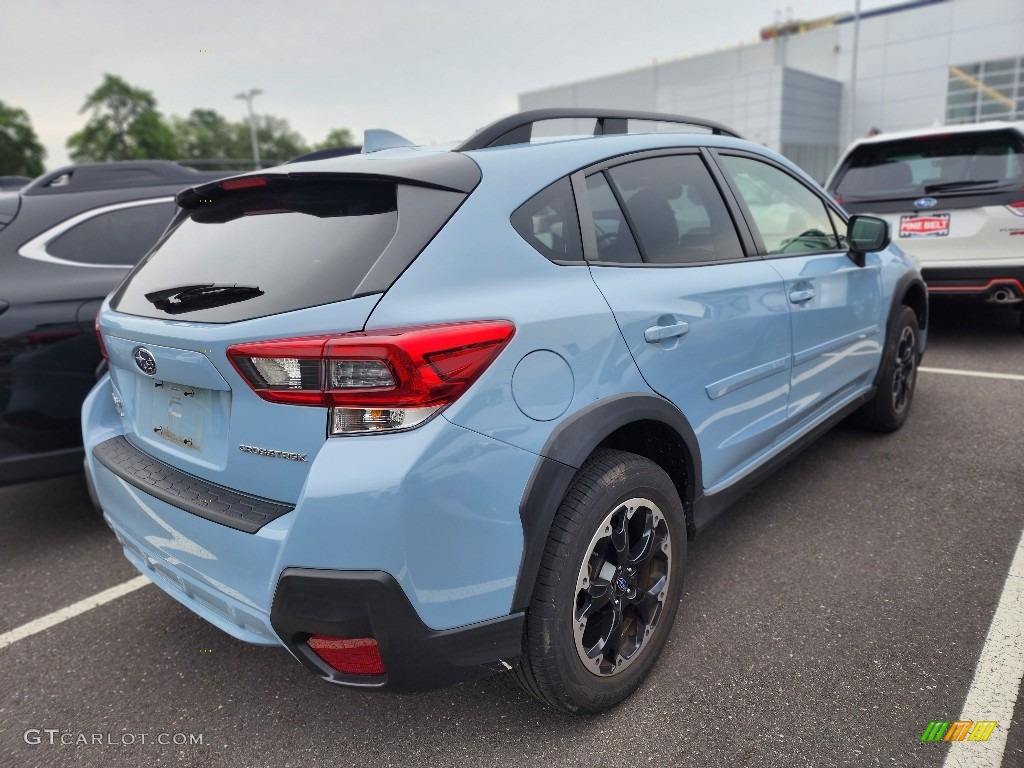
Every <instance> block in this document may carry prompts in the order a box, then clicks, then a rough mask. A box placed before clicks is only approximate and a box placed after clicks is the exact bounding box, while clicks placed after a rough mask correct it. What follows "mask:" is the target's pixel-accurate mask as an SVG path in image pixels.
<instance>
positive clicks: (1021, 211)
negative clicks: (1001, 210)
mask: <svg viewBox="0 0 1024 768" xmlns="http://www.w3.org/2000/svg"><path fill="white" fill-rule="evenodd" d="M1006 210H1008V211H1009V212H1010V213H1012V214H1014V215H1016V216H1024V200H1018V201H1017V202H1015V203H1010V204H1009V205H1008V206H1006Z"/></svg>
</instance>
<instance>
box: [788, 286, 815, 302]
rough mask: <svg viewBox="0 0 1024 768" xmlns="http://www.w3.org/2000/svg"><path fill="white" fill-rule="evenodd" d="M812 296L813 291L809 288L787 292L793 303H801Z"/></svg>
mask: <svg viewBox="0 0 1024 768" xmlns="http://www.w3.org/2000/svg"><path fill="white" fill-rule="evenodd" d="M813 298H814V291H813V290H811V289H810V288H802V289H800V290H792V291H790V292H789V300H790V301H791V302H793V303H794V304H803V303H804V302H805V301H810V300H811V299H813Z"/></svg>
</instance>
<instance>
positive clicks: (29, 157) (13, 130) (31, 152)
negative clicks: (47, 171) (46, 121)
mask: <svg viewBox="0 0 1024 768" xmlns="http://www.w3.org/2000/svg"><path fill="white" fill-rule="evenodd" d="M44 157H46V150H45V149H43V145H42V144H40V143H39V138H38V137H37V136H36V132H35V131H34V130H32V123H31V121H30V120H29V119H28V113H27V112H26V111H25V110H24V109H19V108H18V107H9V106H7V105H6V104H4V103H3V102H2V101H0V176H32V177H35V176H38V175H39V174H41V173H42V172H43V158H44Z"/></svg>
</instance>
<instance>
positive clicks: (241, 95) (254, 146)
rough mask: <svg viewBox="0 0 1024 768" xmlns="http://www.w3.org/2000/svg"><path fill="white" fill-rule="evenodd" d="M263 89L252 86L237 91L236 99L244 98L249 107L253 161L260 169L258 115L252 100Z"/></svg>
mask: <svg viewBox="0 0 1024 768" xmlns="http://www.w3.org/2000/svg"><path fill="white" fill-rule="evenodd" d="M261 93H263V91H261V90H260V89H259V88H251V89H249V90H248V91H246V92H245V93H236V94H235V98H236V99H243V100H244V101H245V103H246V104H247V105H248V107H249V137H250V138H251V139H252V162H253V166H254V167H255V168H256V169H257V170H259V169H260V168H261V167H262V166H261V165H260V147H259V144H257V142H256V117H255V116H254V115H253V112H252V100H253V99H254V98H255V97H256V96H259V95H260V94H261Z"/></svg>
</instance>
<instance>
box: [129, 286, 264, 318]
mask: <svg viewBox="0 0 1024 768" xmlns="http://www.w3.org/2000/svg"><path fill="white" fill-rule="evenodd" d="M262 295H263V291H261V290H260V289H259V288H258V287H257V286H252V285H216V284H214V283H205V284H202V285H179V286H178V287H177V288H167V289H165V290H163V291H154V292H153V293H147V294H146V299H148V300H149V301H150V302H151V303H152V304H153V306H154V307H156V308H157V309H159V310H161V311H162V312H166V313H167V314H169V315H178V314H181V313H182V312H194V311H196V310H199V309H212V308H214V307H223V306H224V305H226V304H234V303H235V302H238V301H246V300H248V299H255V298H256V297H257V296H262Z"/></svg>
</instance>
